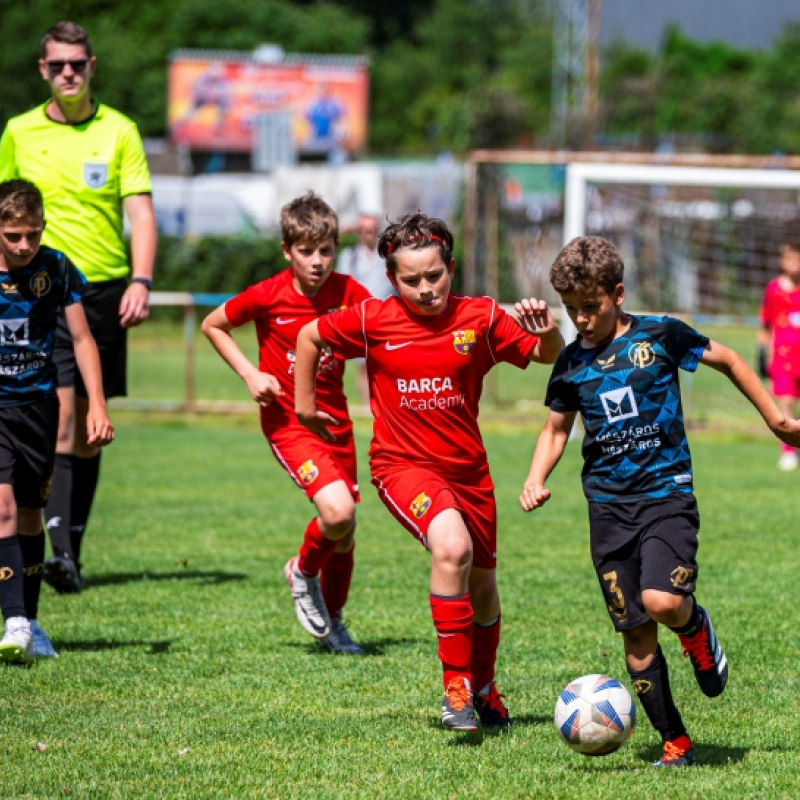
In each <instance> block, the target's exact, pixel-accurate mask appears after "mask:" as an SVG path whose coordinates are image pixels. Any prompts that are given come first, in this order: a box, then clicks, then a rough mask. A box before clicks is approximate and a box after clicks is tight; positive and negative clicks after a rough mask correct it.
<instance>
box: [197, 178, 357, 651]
mask: <svg viewBox="0 0 800 800" xmlns="http://www.w3.org/2000/svg"><path fill="white" fill-rule="evenodd" d="M281 234H282V239H283V241H282V247H283V253H284V257H285V258H286V260H287V261H288V262H289V264H290V267H289V269H286V270H284V271H283V272H281V273H279V274H278V275H275V276H273V277H272V278H269V279H267V280H264V281H261V282H260V283H257V284H255V285H254V286H251V287H249V288H248V289H246V290H245V291H244V292H242V293H241V294H239V295H237V296H236V297H233V298H231V299H230V300H228V301H227V302H226V303H224V304H223V305H221V306H219V308H217V309H215V310H214V311H212V312H211V313H210V314H209V315H208V316H207V317H206V318H205V320H204V321H203V332H204V333H205V334H206V336H207V337H208V338H209V340H210V341H211V344H212V345H214V347H215V348H216V350H217V352H218V353H219V354H220V355H221V356H222V358H223V359H225V361H227V363H228V364H229V365H230V366H231V368H232V369H233V370H234V372H236V374H237V375H239V377H240V378H241V379H242V380H243V381H244V382H245V384H246V385H247V389H248V391H249V392H250V396H251V397H252V398H253V400H255V401H256V402H257V403H258V404H259V405H260V407H261V429H262V430H263V431H264V435H265V436H266V437H267V441H268V442H269V446H270V447H271V448H272V452H273V454H274V455H275V458H277V459H278V462H279V463H280V465H281V466H282V467H283V468H284V469H285V470H286V471H287V472H288V473H289V475H290V476H291V477H292V479H293V480H294V482H295V483H296V484H297V485H298V486H299V487H300V488H301V489H302V490H303V491H304V492H305V494H306V497H308V499H309V500H311V502H313V503H314V505H315V506H316V510H317V516H315V517H314V518H313V519H312V520H311V522H309V523H308V526H307V527H306V530H305V534H304V535H303V543H302V545H301V547H300V552H299V554H298V555H297V556H295V557H293V558H291V559H289V562H288V563H287V564H286V567H285V569H284V574H285V576H286V580H287V581H288V583H289V587H290V588H291V591H292V596H293V598H294V605H295V613H296V614H297V619H298V621H299V622H300V624H301V625H302V626H303V628H304V629H305V630H306V631H308V633H310V634H311V635H312V636H313V637H315V638H316V639H317V640H318V641H319V642H320V643H321V644H322V645H324V646H325V647H326V648H328V649H329V650H332V651H334V652H337V653H351V654H361V653H363V652H364V651H363V650H362V649H361V647H359V645H358V644H356V643H355V642H354V641H353V639H352V638H351V637H350V634H349V633H348V631H347V628H346V627H345V625H344V622H343V620H342V609H343V608H344V605H345V603H346V602H347V596H348V593H349V589H350V579H351V577H352V574H353V549H354V546H355V540H354V533H355V507H356V503H357V502H358V500H359V495H358V479H357V475H356V451H355V444H354V440H353V426H352V422H351V420H350V418H349V415H348V410H347V400H346V398H345V395H344V390H343V387H342V376H343V373H344V362H343V361H342V360H341V359H337V358H334V357H333V356H332V355H331V354H330V352H326V353H324V354H323V357H322V358H321V359H320V364H319V374H318V385H319V396H320V406H321V407H322V408H324V409H325V410H326V411H327V412H328V413H330V414H331V415H333V416H335V417H336V418H337V419H338V420H340V421H341V425H340V427H339V429H338V430H339V434H340V435H339V436H338V437H337V438H336V441H335V442H323V441H320V439H319V438H318V437H316V436H314V435H313V434H311V433H310V432H309V431H308V430H307V429H306V428H304V427H303V426H302V425H300V423H299V422H298V421H297V419H296V417H295V413H294V381H295V341H296V340H297V333H298V331H299V330H300V328H302V327H303V325H305V324H306V323H307V322H310V321H311V320H316V319H318V318H319V317H322V316H324V315H326V314H328V313H330V312H332V311H338V310H339V309H341V308H346V307H348V306H351V305H353V304H354V303H360V302H361V301H362V300H364V299H366V298H368V297H369V296H370V294H369V292H368V291H367V290H366V289H365V288H364V287H363V286H362V285H361V284H359V283H357V282H356V281H354V280H353V279H352V278H351V277H349V276H347V275H339V274H336V273H334V272H332V270H333V266H334V261H335V259H336V248H337V245H338V243H339V222H338V219H337V218H336V214H335V213H334V212H333V210H332V209H331V208H330V206H328V204H327V203H325V201H324V200H322V198H320V197H317V196H316V195H314V194H313V193H308V194H306V195H304V196H303V197H299V198H297V199H295V200H293V201H292V202H290V203H288V204H287V205H285V206H284V207H283V208H282V209H281ZM247 322H255V327H256V334H257V336H258V345H259V363H258V367H256V366H255V365H254V364H252V363H251V362H250V360H249V359H248V358H247V357H246V356H245V355H244V353H243V352H242V351H241V350H240V349H239V347H238V345H237V344H236V342H235V341H234V339H233V337H232V336H231V335H230V331H231V330H233V329H234V328H238V327H239V326H241V325H244V324H245V323H247Z"/></svg>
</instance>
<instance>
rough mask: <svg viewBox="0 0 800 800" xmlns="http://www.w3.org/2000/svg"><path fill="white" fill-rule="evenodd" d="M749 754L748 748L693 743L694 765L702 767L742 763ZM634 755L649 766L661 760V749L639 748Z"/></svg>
mask: <svg viewBox="0 0 800 800" xmlns="http://www.w3.org/2000/svg"><path fill="white" fill-rule="evenodd" d="M749 752H750V748H749V747H723V746H721V745H716V744H700V743H698V742H695V743H694V757H695V763H696V764H698V765H699V766H702V767H724V766H727V765H728V764H738V763H739V762H741V761H744V759H745V757H746V756H747V754H748V753H749ZM636 754H637V755H638V756H639V757H640V758H642V759H644V760H646V761H649V762H650V763H651V764H652V763H654V762H656V761H658V759H659V758H661V748H659V747H640V748H638V749H637V750H636Z"/></svg>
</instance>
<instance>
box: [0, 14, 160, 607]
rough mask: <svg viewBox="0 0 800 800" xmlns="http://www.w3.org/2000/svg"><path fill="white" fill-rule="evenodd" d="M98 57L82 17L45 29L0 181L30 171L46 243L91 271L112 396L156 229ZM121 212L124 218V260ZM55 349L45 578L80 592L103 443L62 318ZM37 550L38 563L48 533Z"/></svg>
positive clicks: (143, 311)
mask: <svg viewBox="0 0 800 800" xmlns="http://www.w3.org/2000/svg"><path fill="white" fill-rule="evenodd" d="M95 66H96V58H95V57H94V55H93V54H92V45H91V42H90V40H89V37H88V35H87V33H86V31H85V30H84V29H83V28H81V27H80V26H79V25H76V24H75V23H73V22H59V23H58V24H57V25H54V26H53V27H52V28H51V29H50V30H49V31H47V33H46V34H45V35H44V37H43V38H42V57H41V59H40V60H39V72H40V73H41V76H42V78H43V80H45V81H47V83H48V84H49V86H50V91H51V97H50V99H49V100H48V101H47V102H46V103H44V105H40V106H38V107H36V108H34V109H33V110H31V111H28V112H27V113H25V114H21V115H19V116H17V117H14V118H12V119H11V120H10V121H9V122H8V125H7V127H6V129H5V131H4V132H3V136H2V139H0V180H8V179H10V178H26V179H27V180H29V181H31V182H33V183H35V184H36V185H37V186H38V187H39V189H40V190H41V192H42V194H43V195H44V204H45V210H46V213H47V228H46V229H45V232H44V236H43V243H44V244H46V245H48V246H49V247H53V248H56V249H58V250H61V251H63V252H64V253H65V254H66V255H67V256H68V257H69V258H70V260H71V261H72V262H73V263H74V264H75V265H76V266H77V267H78V268H79V269H80V270H81V272H82V273H83V274H84V275H85V276H86V278H87V280H88V281H89V287H88V289H87V292H86V294H85V295H84V297H83V305H84V308H85V309H86V316H87V319H88V322H89V328H90V330H91V332H92V335H93V336H94V338H95V340H96V341H97V346H98V348H99V351H100V357H101V362H102V368H103V385H104V391H105V394H106V397H115V396H122V395H125V394H126V393H127V387H126V344H127V329H128V328H131V327H133V326H135V325H139V324H140V323H142V322H143V321H144V320H145V319H146V318H147V316H148V313H149V295H150V290H151V289H152V288H153V283H152V281H153V261H154V259H155V253H156V244H157V238H158V234H157V229H156V221H155V214H154V213H153V203H152V198H151V194H150V190H151V187H150V172H149V170H148V167H147V161H146V159H145V154H144V146H143V144H142V140H141V137H140V135H139V132H138V130H137V128H136V125H135V124H134V123H133V122H132V121H131V120H130V119H128V118H127V117H126V116H124V115H123V114H120V113H119V112H118V111H115V110H114V109H112V108H109V107H108V106H105V105H103V104H102V103H100V102H98V101H97V100H96V99H94V98H93V97H92V95H91V93H90V83H91V79H92V77H93V75H94V72H95ZM123 213H124V214H127V216H128V221H129V223H130V232H131V262H132V263H130V264H129V263H128V256H127V249H126V243H125V236H124V221H123ZM54 357H55V360H56V363H57V364H58V383H59V387H58V396H59V400H60V403H61V411H60V417H59V431H58V445H57V455H56V466H55V470H54V472H53V481H52V486H51V491H50V498H49V500H48V503H47V507H46V509H45V519H46V526H47V530H48V533H49V536H50V543H51V546H52V550H53V555H52V557H51V558H49V559H48V560H47V561H46V562H44V580H45V581H47V583H49V584H50V585H51V586H53V587H54V588H55V589H56V591H58V592H78V591H80V590H81V588H82V587H83V579H82V577H81V571H80V555H81V540H82V537H83V533H84V530H85V527H86V523H87V521H88V518H89V512H90V510H91V506H92V501H93V499H94V495H95V491H96V488H97V482H98V477H99V471H100V450H99V448H96V447H90V446H89V445H88V444H87V441H86V439H87V434H86V412H87V399H86V389H85V387H84V385H83V382H82V380H81V378H80V374H79V373H78V371H77V370H76V368H75V357H74V352H73V349H72V341H71V339H70V337H69V333H68V331H67V329H66V326H65V325H63V320H62V325H61V327H60V328H59V336H58V339H57V342H56V349H55V354H54ZM41 549H42V556H41V560H40V561H39V563H41V561H43V560H44V542H43V541H42V543H41Z"/></svg>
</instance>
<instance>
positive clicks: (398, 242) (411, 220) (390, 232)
mask: <svg viewBox="0 0 800 800" xmlns="http://www.w3.org/2000/svg"><path fill="white" fill-rule="evenodd" d="M425 247H438V248H439V254H440V255H441V257H442V261H443V262H444V263H445V264H447V265H449V264H450V260H451V259H452V258H453V234H452V233H450V231H449V230H448V228H447V225H445V223H444V222H443V221H442V220H440V219H437V218H436V217H428V216H426V215H425V214H422V213H420V212H417V213H416V214H406V215H405V216H404V217H401V218H400V219H399V220H398V221H397V222H393V223H391V224H390V225H389V227H388V228H387V229H386V230H385V231H384V232H383V233H382V234H381V236H380V239H379V240H378V255H380V257H381V258H382V259H384V261H385V262H386V270H387V271H388V272H389V273H391V274H392V275H394V273H395V271H396V270H397V261H396V258H395V256H396V255H397V251H398V250H403V249H406V248H411V249H412V250H422V249H423V248H425Z"/></svg>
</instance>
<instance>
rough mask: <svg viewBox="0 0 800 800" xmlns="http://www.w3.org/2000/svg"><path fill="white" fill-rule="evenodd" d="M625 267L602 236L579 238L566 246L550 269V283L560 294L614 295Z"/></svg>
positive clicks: (617, 253)
mask: <svg viewBox="0 0 800 800" xmlns="http://www.w3.org/2000/svg"><path fill="white" fill-rule="evenodd" d="M624 271H625V265H624V264H623V263H622V256H620V254H619V251H618V250H617V248H616V247H614V245H613V244H611V242H609V241H608V240H607V239H603V238H602V237H601V236H579V237H578V238H577V239H573V240H572V241H571V242H569V244H567V245H565V246H564V248H563V249H562V250H561V252H560V253H559V254H558V255H557V256H556V260H555V261H554V262H553V265H552V266H551V267H550V283H551V284H552V285H553V288H554V289H555V290H556V291H557V292H558V293H559V294H566V293H568V292H581V293H584V292H592V291H594V290H595V289H598V288H599V289H602V290H603V291H604V292H605V293H606V294H613V292H614V290H615V289H616V287H617V286H618V285H619V284H620V283H622V280H623V274H624Z"/></svg>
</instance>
